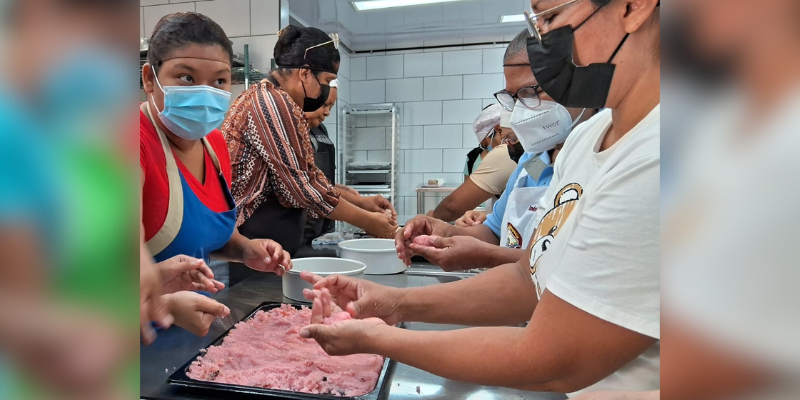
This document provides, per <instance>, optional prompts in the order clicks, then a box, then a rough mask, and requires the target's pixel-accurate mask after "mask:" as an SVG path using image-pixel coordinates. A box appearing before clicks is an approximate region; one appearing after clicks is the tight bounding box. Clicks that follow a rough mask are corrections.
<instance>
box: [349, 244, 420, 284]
mask: <svg viewBox="0 0 800 400" xmlns="http://www.w3.org/2000/svg"><path fill="white" fill-rule="evenodd" d="M339 249H340V250H341V251H340V254H339V256H340V257H341V258H346V259H348V260H355V261H361V262H362V263H364V264H366V265H367V270H366V271H364V273H365V274H367V275H388V274H397V273H400V272H403V271H405V270H406V265H405V264H403V261H402V260H400V259H399V258H397V250H396V249H395V247H394V240H393V239H353V240H345V241H344V242H340V243H339Z"/></svg>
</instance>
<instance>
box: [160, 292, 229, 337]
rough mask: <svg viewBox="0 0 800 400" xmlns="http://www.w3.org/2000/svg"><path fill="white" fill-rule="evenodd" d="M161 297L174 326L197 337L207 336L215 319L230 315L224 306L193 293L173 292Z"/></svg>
mask: <svg viewBox="0 0 800 400" xmlns="http://www.w3.org/2000/svg"><path fill="white" fill-rule="evenodd" d="M163 297H164V302H165V303H167V305H168V307H169V310H170V312H171V313H172V315H174V316H175V325H178V326H180V327H181V328H183V329H186V330H187V331H189V332H192V333H193V334H195V335H197V336H205V335H207V334H208V329H209V328H210V327H211V323H212V322H214V320H215V319H217V318H218V317H226V316H228V314H230V313H231V310H230V309H229V308H228V307H226V306H225V305H224V304H222V303H220V302H218V301H216V300H214V299H211V298H208V297H206V296H203V295H202V294H198V293H195V292H187V291H182V292H175V293H171V294H165V295H164V296H163Z"/></svg>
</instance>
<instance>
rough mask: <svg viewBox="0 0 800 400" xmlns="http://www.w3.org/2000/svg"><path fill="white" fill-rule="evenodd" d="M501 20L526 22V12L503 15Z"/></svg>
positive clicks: (503, 21) (504, 21)
mask: <svg viewBox="0 0 800 400" xmlns="http://www.w3.org/2000/svg"><path fill="white" fill-rule="evenodd" d="M500 22H502V23H506V22H525V15H524V14H514V15H503V16H502V17H500Z"/></svg>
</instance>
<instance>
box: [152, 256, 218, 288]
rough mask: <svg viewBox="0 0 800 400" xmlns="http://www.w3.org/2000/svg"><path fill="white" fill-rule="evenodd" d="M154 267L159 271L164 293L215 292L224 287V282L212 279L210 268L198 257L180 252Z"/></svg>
mask: <svg viewBox="0 0 800 400" xmlns="http://www.w3.org/2000/svg"><path fill="white" fill-rule="evenodd" d="M156 267H157V268H158V269H159V271H160V272H161V282H163V284H164V293H175V292H179V291H181V290H201V291H207V292H211V293H216V292H218V291H220V290H222V289H224V288H225V284H223V283H222V282H219V281H216V280H214V273H213V272H211V268H209V267H208V265H206V262H205V261H203V260H202V259H200V258H194V257H189V256H186V255H183V254H180V255H177V256H175V257H172V258H170V259H168V260H164V261H162V262H160V263H158V264H156Z"/></svg>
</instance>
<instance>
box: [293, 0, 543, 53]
mask: <svg viewBox="0 0 800 400" xmlns="http://www.w3.org/2000/svg"><path fill="white" fill-rule="evenodd" d="M288 2H289V13H290V15H291V16H292V17H293V18H294V19H296V20H298V21H299V22H300V23H302V24H304V25H307V26H314V27H317V28H320V29H322V30H324V31H326V32H339V35H340V37H341V38H342V40H343V41H344V43H345V44H346V45H347V46H348V47H350V49H352V50H355V51H362V50H383V49H393V48H394V49H396V48H407V47H423V46H432V45H434V46H435V45H445V44H447V45H451V44H452V45H460V44H469V43H483V42H496V41H508V40H510V39H511V38H512V37H514V35H516V34H517V33H519V32H520V31H521V30H522V29H524V28H525V23H523V22H517V23H505V24H502V23H500V17H501V16H502V15H513V14H521V13H522V11H524V10H526V9H529V8H530V0H463V1H456V2H449V3H439V4H427V5H418V6H408V7H398V8H389V9H384V10H372V11H356V10H355V8H354V7H353V6H352V4H350V0H288Z"/></svg>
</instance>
